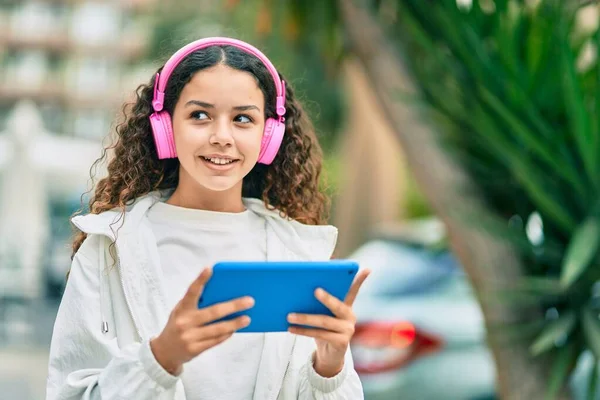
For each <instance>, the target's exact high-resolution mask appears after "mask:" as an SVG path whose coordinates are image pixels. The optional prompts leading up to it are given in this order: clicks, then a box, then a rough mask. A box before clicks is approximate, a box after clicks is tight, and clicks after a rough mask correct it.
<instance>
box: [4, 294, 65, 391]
mask: <svg viewBox="0 0 600 400" xmlns="http://www.w3.org/2000/svg"><path fill="white" fill-rule="evenodd" d="M57 310H58V302H57V301H54V300H40V301H38V302H34V303H31V304H28V305H26V304H22V303H19V302H14V301H11V300H0V316H2V317H1V318H0V360H1V361H0V393H1V395H0V398H1V399H2V400H38V399H43V398H44V397H45V386H46V384H45V381H46V375H47V369H48V351H49V346H50V339H51V336H52V327H53V324H54V318H55V317H56V312H57Z"/></svg>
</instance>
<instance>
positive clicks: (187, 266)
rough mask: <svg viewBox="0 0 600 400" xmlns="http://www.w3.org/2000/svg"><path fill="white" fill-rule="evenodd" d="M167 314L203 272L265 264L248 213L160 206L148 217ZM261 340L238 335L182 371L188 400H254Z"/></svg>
mask: <svg viewBox="0 0 600 400" xmlns="http://www.w3.org/2000/svg"><path fill="white" fill-rule="evenodd" d="M148 219H149V220H150V222H151V225H152V230H153V232H154V235H155V237H156V240H157V245H158V253H159V257H160V263H161V267H162V271H163V279H164V281H163V287H164V289H165V295H166V300H167V306H168V308H169V309H170V310H171V309H173V307H174V306H175V305H176V304H177V302H178V301H179V300H180V299H181V298H182V297H183V295H184V294H185V292H186V290H187V288H188V286H189V285H190V283H191V282H192V281H193V280H194V279H196V277H197V276H198V274H199V273H200V272H201V271H202V269H203V268H204V267H205V266H210V265H213V264H214V263H216V262H218V261H225V260H227V261H264V260H266V231H265V221H264V219H263V218H262V217H261V216H260V215H258V214H255V213H254V212H252V211H250V210H246V211H243V212H241V213H224V212H214V211H206V210H194V209H188V208H183V207H177V206H173V205H170V204H166V203H162V202H158V203H156V204H155V205H154V206H152V208H150V210H149V211H148ZM263 345H264V334H259V333H238V334H234V335H233V336H232V337H231V338H230V339H228V340H227V341H225V342H223V343H221V344H220V345H218V346H216V347H213V348H211V349H209V350H207V351H205V352H203V353H202V354H200V355H199V356H198V357H196V358H195V359H193V360H191V361H190V362H188V363H187V364H185V365H184V368H183V373H182V376H181V378H182V381H183V384H184V387H185V392H186V397H187V399H188V400H214V399H219V400H233V399H235V400H245V399H252V396H253V394H254V387H255V383H256V376H257V373H258V367H259V363H260V358H261V354H262V349H263Z"/></svg>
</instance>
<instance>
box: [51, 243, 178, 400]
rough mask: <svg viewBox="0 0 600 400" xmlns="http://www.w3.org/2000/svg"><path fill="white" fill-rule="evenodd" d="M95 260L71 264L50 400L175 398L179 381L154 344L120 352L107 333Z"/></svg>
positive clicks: (55, 344) (80, 256) (59, 318)
mask: <svg viewBox="0 0 600 400" xmlns="http://www.w3.org/2000/svg"><path fill="white" fill-rule="evenodd" d="M86 240H89V238H88V239H86ZM84 245H85V243H84ZM82 248H83V246H82ZM80 251H81V249H80ZM90 259H98V257H90V258H88V257H86V256H84V255H83V254H80V253H79V252H78V253H77V254H76V255H75V257H74V259H73V263H72V265H71V272H70V274H69V279H68V282H67V285H66V288H65V292H64V295H63V298H62V301H61V304H60V307H59V310H58V315H57V317H56V321H55V325H54V332H53V335H52V343H51V346H50V359H49V366H48V379H47V385H46V400H76V399H77V400H79V399H81V400H100V399H102V400H117V399H134V398H135V399H139V400H145V399H148V400H150V399H161V400H172V399H174V398H175V392H176V383H177V381H178V380H179V378H178V377H175V376H172V375H170V374H169V373H167V372H166V371H165V370H164V369H163V368H162V367H161V366H160V364H158V362H157V361H156V359H155V358H154V355H153V354H152V351H151V349H150V346H149V343H148V342H142V343H139V342H134V343H131V344H128V345H127V346H124V347H123V348H119V345H118V343H117V339H116V336H115V333H114V330H113V331H112V332H111V334H105V333H103V332H102V330H101V320H102V318H101V312H100V310H101V305H100V289H101V288H100V277H99V271H100V268H99V265H98V262H96V263H94V262H92V261H90ZM103 268H104V267H103Z"/></svg>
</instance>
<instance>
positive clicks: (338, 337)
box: [288, 326, 348, 346]
mask: <svg viewBox="0 0 600 400" xmlns="http://www.w3.org/2000/svg"><path fill="white" fill-rule="evenodd" d="M288 331H289V332H290V333H293V334H295V335H301V336H308V337H311V338H315V339H321V340H324V341H326V342H328V343H331V344H333V345H335V346H345V345H347V344H348V337H347V336H346V335H343V334H341V333H336V332H329V331H324V330H322V329H312V328H301V327H299V326H290V327H289V328H288Z"/></svg>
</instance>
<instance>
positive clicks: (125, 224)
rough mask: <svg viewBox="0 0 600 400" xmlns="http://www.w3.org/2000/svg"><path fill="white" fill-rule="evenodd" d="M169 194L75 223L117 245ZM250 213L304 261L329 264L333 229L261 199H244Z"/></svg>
mask: <svg viewBox="0 0 600 400" xmlns="http://www.w3.org/2000/svg"><path fill="white" fill-rule="evenodd" d="M164 198H165V192H152V193H150V194H148V195H146V196H143V197H140V198H139V199H137V200H136V201H135V203H133V204H132V205H130V206H128V207H127V208H126V210H125V213H124V214H123V213H122V212H121V210H119V209H113V210H110V211H106V212H103V213H101V214H86V215H79V216H76V217H74V218H73V219H72V222H73V224H74V225H75V226H77V228H79V229H80V230H81V231H83V232H85V233H87V234H101V235H105V236H108V237H109V238H111V239H112V240H113V241H114V240H115V238H116V237H117V235H121V233H123V234H127V233H129V232H135V231H137V230H138V229H139V227H140V225H141V224H142V222H143V221H144V219H145V217H146V212H147V211H148V209H149V208H150V207H152V206H153V205H154V204H155V203H156V202H157V201H161V200H164ZM244 204H245V205H246V207H247V208H248V209H250V210H251V211H253V212H255V213H256V214H259V215H261V216H263V217H264V218H265V220H266V221H267V223H268V225H269V227H270V228H271V230H272V231H273V233H274V234H275V235H276V236H277V237H278V238H279V239H280V241H281V244H282V245H284V247H285V248H286V249H287V251H290V252H292V253H293V254H294V255H295V256H296V257H295V258H297V259H301V260H328V259H329V258H331V255H332V254H333V250H334V248H335V244H336V242H337V236H338V230H337V228H335V227H334V226H331V225H304V224H301V223H299V222H297V221H295V220H291V219H288V218H285V217H282V216H281V214H280V212H279V211H278V210H276V209H269V208H267V207H265V205H264V203H263V202H262V201H261V200H259V199H253V198H244Z"/></svg>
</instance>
